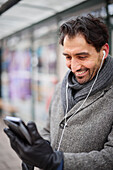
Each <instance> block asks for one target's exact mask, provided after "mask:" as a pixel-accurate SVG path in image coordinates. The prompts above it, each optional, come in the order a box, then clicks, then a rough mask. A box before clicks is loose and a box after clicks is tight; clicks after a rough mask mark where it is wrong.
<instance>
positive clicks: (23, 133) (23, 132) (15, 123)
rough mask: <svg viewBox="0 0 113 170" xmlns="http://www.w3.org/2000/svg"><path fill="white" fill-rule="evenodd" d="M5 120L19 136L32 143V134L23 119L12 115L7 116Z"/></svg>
mask: <svg viewBox="0 0 113 170" xmlns="http://www.w3.org/2000/svg"><path fill="white" fill-rule="evenodd" d="M3 120H4V122H5V124H6V125H7V126H8V127H9V128H10V129H11V130H12V131H13V132H14V133H15V134H16V135H17V136H18V137H20V138H22V139H23V140H25V141H27V142H28V143H29V144H32V142H31V137H30V134H29V132H28V129H27V126H26V125H25V123H24V121H23V120H21V119H20V118H19V117H12V116H6V117H5V118H4V119H3Z"/></svg>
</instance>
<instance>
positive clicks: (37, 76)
mask: <svg viewBox="0 0 113 170" xmlns="http://www.w3.org/2000/svg"><path fill="white" fill-rule="evenodd" d="M88 13H91V14H93V15H94V16H99V17H102V18H103V19H104V21H105V23H106V24H107V26H108V29H109V35H110V38H109V46H110V54H111V55H113V49H112V48H111V47H112V42H113V0H62V1H58V0H0V128H1V129H0V133H1V136H0V138H1V139H3V140H1V139H0V154H1V155H4V156H1V155H0V165H1V166H0V170H6V169H9V170H10V169H11V170H19V169H20V160H19V159H18V158H17V157H16V155H15V153H14V152H13V151H12V150H11V149H10V146H9V143H8V140H7V139H6V137H5V136H4V133H3V127H4V123H3V118H4V117H5V116H6V115H10V116H17V117H21V118H22V119H23V120H24V121H25V122H28V121H29V120H33V121H35V122H36V124H37V126H38V129H39V130H40V129H41V128H42V127H43V126H44V123H45V120H46V118H47V114H48V108H49V104H50V101H51V97H52V95H53V92H54V88H55V86H56V84H57V83H58V82H59V81H61V80H62V78H63V76H64V74H65V72H66V71H67V68H66V66H65V59H64V57H63V55H62V47H61V46H60V45H59V26H60V25H61V24H62V23H63V22H64V21H65V20H67V19H69V18H71V17H73V16H74V17H75V16H78V15H87V14H88ZM4 141H5V142H4ZM5 144H6V145H5ZM9 153H10V154H9ZM8 154H9V155H8ZM6 155H7V158H6V159H8V162H7V161H6V159H5V156H6ZM12 161H13V163H12ZM14 162H15V167H14Z"/></svg>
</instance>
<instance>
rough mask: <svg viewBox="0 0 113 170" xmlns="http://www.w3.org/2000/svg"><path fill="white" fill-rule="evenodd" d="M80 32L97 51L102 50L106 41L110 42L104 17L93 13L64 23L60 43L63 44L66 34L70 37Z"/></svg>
mask: <svg viewBox="0 0 113 170" xmlns="http://www.w3.org/2000/svg"><path fill="white" fill-rule="evenodd" d="M78 33H79V34H82V35H83V36H84V37H85V39H86V42H87V43H88V44H91V45H92V46H94V47H95V49H96V51H97V52H99V51H100V49H101V47H102V46H103V45H104V44H105V43H108V39H109V34H108V29H107V26H106V25H105V23H104V22H103V20H102V18H99V17H98V18H96V17H94V16H92V15H91V14H88V15H87V16H78V17H77V18H75V19H70V20H69V21H67V22H65V23H64V24H62V25H61V27H60V41H59V43H60V44H62V45H63V43H64V38H65V36H66V35H68V37H69V38H73V37H74V36H75V35H76V34H78Z"/></svg>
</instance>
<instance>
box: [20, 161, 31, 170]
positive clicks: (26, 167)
mask: <svg viewBox="0 0 113 170" xmlns="http://www.w3.org/2000/svg"><path fill="white" fill-rule="evenodd" d="M22 170H34V166H33V165H28V164H25V163H24V162H22Z"/></svg>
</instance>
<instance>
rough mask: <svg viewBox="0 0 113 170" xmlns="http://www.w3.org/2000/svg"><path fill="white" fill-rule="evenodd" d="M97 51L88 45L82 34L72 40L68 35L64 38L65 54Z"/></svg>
mask: <svg viewBox="0 0 113 170" xmlns="http://www.w3.org/2000/svg"><path fill="white" fill-rule="evenodd" d="M92 50H95V48H94V47H93V46H92V45H91V44H88V43H87V42H86V40H85V37H84V36H83V35H81V34H77V35H76V36H74V37H72V38H70V37H69V36H68V35H66V36H65V38H64V51H65V52H77V53H78V52H82V51H84V52H87V51H92Z"/></svg>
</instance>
